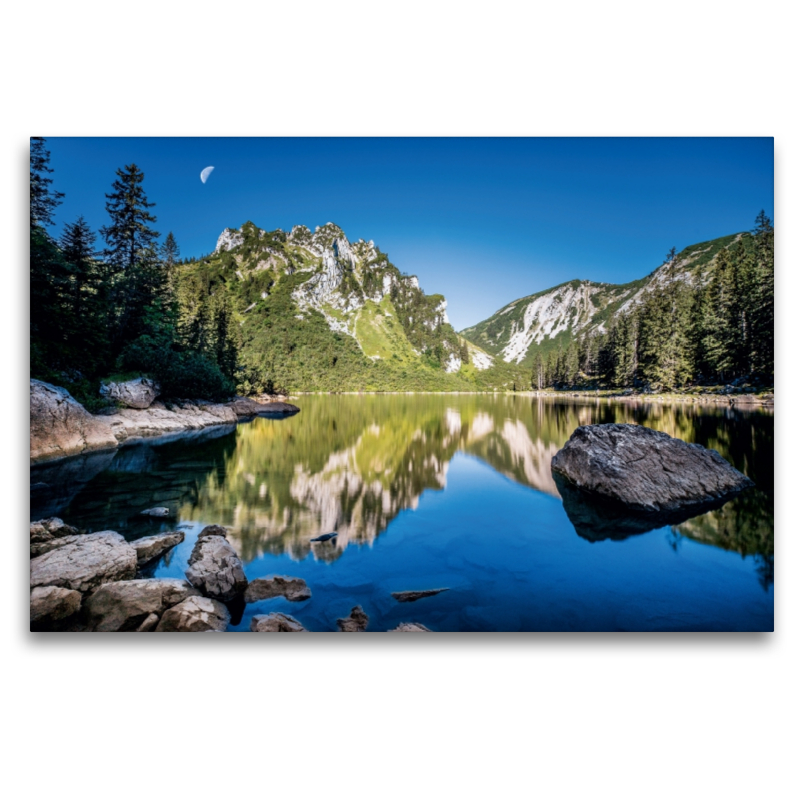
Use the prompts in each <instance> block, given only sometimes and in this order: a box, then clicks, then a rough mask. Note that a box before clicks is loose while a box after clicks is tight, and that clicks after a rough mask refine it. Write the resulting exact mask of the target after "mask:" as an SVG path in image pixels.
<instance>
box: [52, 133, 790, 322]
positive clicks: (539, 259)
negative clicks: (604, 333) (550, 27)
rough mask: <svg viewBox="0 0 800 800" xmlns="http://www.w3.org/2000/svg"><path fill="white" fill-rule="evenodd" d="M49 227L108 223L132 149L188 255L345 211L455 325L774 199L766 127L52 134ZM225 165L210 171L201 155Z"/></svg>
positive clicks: (642, 265)
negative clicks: (446, 133) (252, 227)
mask: <svg viewBox="0 0 800 800" xmlns="http://www.w3.org/2000/svg"><path fill="white" fill-rule="evenodd" d="M48 148H49V149H50V151H51V166H52V167H53V168H54V170H55V172H54V174H53V175H52V177H53V180H54V183H53V188H55V189H58V190H60V191H63V192H64V193H65V198H64V202H63V204H62V205H61V206H60V207H59V209H58V212H57V214H56V226H55V228H54V231H53V232H54V233H56V234H59V233H60V230H61V226H62V225H63V223H64V222H65V221H72V220H74V219H75V218H76V217H77V216H78V215H79V214H83V215H84V216H85V217H86V219H87V221H88V222H89V224H90V225H91V226H92V227H93V228H94V229H99V228H100V227H101V226H102V225H104V224H106V222H107V215H106V212H105V205H104V204H105V197H104V195H105V193H106V192H109V191H110V190H111V183H112V182H113V180H114V178H115V175H114V173H115V170H116V169H117V168H118V167H121V166H123V165H125V164H130V163H135V164H137V165H138V166H139V168H140V169H142V170H143V171H144V174H145V180H144V187H145V191H146V193H147V196H148V198H149V200H150V201H152V202H155V203H156V206H155V208H154V209H152V210H153V213H154V214H155V215H156V216H157V218H158V223H157V225H156V226H155V227H156V228H157V230H159V231H160V232H161V233H162V235H166V234H167V232H169V231H172V232H173V233H174V234H175V237H176V239H177V241H178V245H179V246H180V248H181V255H182V256H198V255H202V254H205V253H208V252H210V251H211V250H213V248H214V246H215V244H216V240H217V236H218V235H219V233H220V232H221V231H222V229H223V228H225V227H235V228H238V227H239V226H240V225H242V223H244V222H245V221H247V220H252V221H253V222H254V223H256V224H257V225H258V226H260V227H262V228H265V229H274V228H283V229H284V230H289V229H291V227H292V226H293V225H297V224H304V225H307V226H308V227H309V228H311V229H312V230H313V228H314V227H315V226H317V225H322V224H324V223H326V222H335V223H337V224H338V225H340V226H341V227H342V228H343V229H344V231H345V233H346V234H347V236H348V238H349V239H350V240H351V241H352V240H355V239H358V238H364V239H374V240H375V243H376V244H377V245H378V246H379V247H380V248H381V250H383V251H384V252H386V253H388V255H389V258H390V259H391V261H392V262H393V263H394V264H395V265H396V266H397V267H398V268H399V269H400V270H401V271H403V272H407V273H409V274H416V275H418V276H419V279H420V285H421V286H422V288H423V289H424V290H425V291H426V292H428V293H434V292H439V293H442V294H444V295H445V296H446V297H447V300H448V313H449V315H450V319H451V321H452V323H453V325H454V326H455V327H456V329H458V330H461V329H462V328H464V327H467V326H469V325H473V324H475V323H476V322H479V321H480V320H482V319H485V318H486V317H488V316H490V315H491V314H492V313H494V312H495V311H496V310H497V309H499V308H501V307H502V306H503V305H505V304H506V303H508V302H510V301H511V300H514V299H516V298H517V297H521V296H524V295H527V294H531V293H533V292H537V291H539V290H541V289H546V288H548V287H550V286H553V285H555V284H558V283H561V282H563V281H566V280H570V279H572V278H587V279H590V280H596V281H608V282H612V283H624V282H626V281H629V280H634V279H635V278H640V277H642V276H643V275H646V274H647V273H648V272H650V271H652V270H653V269H655V267H657V266H658V265H659V264H660V263H661V262H662V261H663V256H664V255H665V253H666V252H667V251H668V250H669V248H670V247H672V246H673V245H674V246H675V247H677V248H678V249H679V250H680V249H681V248H683V247H685V246H687V245H690V244H694V243H695V242H699V241H704V240H706V239H713V238H715V237H717V236H724V235H726V234H729V233H734V232H737V231H742V230H749V229H750V228H752V226H753V221H754V219H755V216H756V214H757V213H758V212H759V211H760V210H761V209H762V208H763V209H765V210H766V212H767V214H768V215H769V216H770V217H774V214H773V140H772V139H771V138H727V139H726V138H697V139H691V138H687V139H659V138H641V139H592V138H587V139H557V138H554V139H526V138H511V139H444V138H443V139H390V138H376V139H299V138H298V139H278V138H263V139H261V138H241V139H239V138H132V139H126V138H103V139H101V138H51V139H48ZM212 165H213V166H214V167H215V170H214V172H213V173H212V175H211V177H210V178H209V180H208V182H207V183H206V184H203V183H202V182H201V181H200V171H201V170H202V169H203V168H204V167H206V166H212Z"/></svg>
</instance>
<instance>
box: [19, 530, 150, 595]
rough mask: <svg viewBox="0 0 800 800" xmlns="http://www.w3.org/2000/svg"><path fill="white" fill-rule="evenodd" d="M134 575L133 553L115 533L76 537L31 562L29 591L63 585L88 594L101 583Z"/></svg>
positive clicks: (106, 532) (126, 578)
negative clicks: (30, 589) (35, 588)
mask: <svg viewBox="0 0 800 800" xmlns="http://www.w3.org/2000/svg"><path fill="white" fill-rule="evenodd" d="M135 574H136V551H135V550H134V549H133V548H132V547H131V546H130V545H129V544H128V543H127V542H126V541H125V539H123V538H122V536H121V535H120V534H118V533H116V532H115V531H102V532H100V533H87V534H85V535H83V536H76V537H74V541H70V542H69V543H68V544H65V545H64V546H63V547H59V548H57V549H56V550H51V551H50V552H49V553H45V554H44V555H41V556H37V557H36V558H33V559H31V588H33V587H35V586H63V587H64V588H66V589H74V590H75V591H76V592H81V593H82V594H87V593H88V592H91V591H93V590H94V589H96V588H97V587H98V586H100V585H101V584H103V583H111V582H114V581H126V580H130V579H131V578H133V577H134V575H135Z"/></svg>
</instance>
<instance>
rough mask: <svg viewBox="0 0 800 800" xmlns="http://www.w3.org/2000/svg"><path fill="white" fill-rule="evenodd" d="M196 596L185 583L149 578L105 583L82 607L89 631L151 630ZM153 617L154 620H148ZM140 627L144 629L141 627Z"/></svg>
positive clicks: (173, 579)
mask: <svg viewBox="0 0 800 800" xmlns="http://www.w3.org/2000/svg"><path fill="white" fill-rule="evenodd" d="M199 596H200V592H199V591H197V589H195V588H193V587H192V586H191V585H190V584H189V583H188V582H187V581H184V580H179V579H175V578H150V579H145V580H135V581H120V582H118V583H106V584H104V585H103V586H101V587H100V588H99V589H98V590H97V591H96V592H95V593H94V594H92V595H91V597H89V598H88V600H87V601H86V603H85V608H86V612H87V615H88V625H87V629H88V630H90V631H134V630H140V629H141V630H152V629H153V628H154V627H155V625H156V623H157V622H158V620H159V618H160V617H161V615H162V614H163V613H164V612H165V611H166V610H167V609H169V608H172V607H173V606H175V605H177V604H178V603H182V602H183V601H184V600H186V599H187V598H188V597H199ZM151 615H155V620H153V619H150V617H151ZM142 626H144V627H142Z"/></svg>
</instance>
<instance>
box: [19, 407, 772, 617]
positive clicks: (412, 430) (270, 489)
mask: <svg viewBox="0 0 800 800" xmlns="http://www.w3.org/2000/svg"><path fill="white" fill-rule="evenodd" d="M297 402H298V405H300V406H301V408H302V411H301V413H300V414H298V415H296V416H294V417H290V418H288V419H283V420H274V419H256V420H254V421H253V422H251V423H247V424H244V425H240V426H238V427H236V428H233V429H231V428H227V429H215V430H209V431H206V432H204V434H203V435H201V436H194V437H191V438H186V439H181V440H177V441H171V442H166V443H162V444H158V443H156V444H146V445H137V446H132V447H128V448H123V449H121V450H119V451H117V452H116V453H105V454H95V455H92V456H88V457H82V458H79V459H70V460H69V461H65V462H61V463H59V464H56V465H52V466H50V467H47V466H44V467H37V468H33V469H32V470H31V484H32V493H31V519H39V518H41V517H44V516H50V515H58V516H60V517H62V518H63V519H64V520H65V521H66V522H68V523H69V524H72V525H77V526H78V527H83V528H87V529H90V530H108V529H111V530H116V531H119V532H120V533H122V534H124V535H125V536H126V538H128V539H134V538H137V537H139V536H143V535H149V534H152V533H156V532H158V531H161V530H170V529H174V528H175V527H176V526H177V525H180V526H181V528H182V529H183V530H185V531H186V534H187V535H186V541H185V542H184V543H183V544H182V545H179V546H178V547H177V548H175V550H173V551H172V553H170V554H168V555H167V556H166V557H164V558H162V559H160V560H159V561H158V562H157V563H156V564H153V565H151V566H149V567H148V569H147V574H148V575H154V576H157V577H183V576H184V570H185V568H186V562H187V559H188V557H189V554H190V553H191V549H192V546H193V544H194V541H195V540H196V537H197V534H198V533H199V531H200V530H201V529H202V528H203V527H204V526H205V525H207V524H212V523H217V524H222V525H225V526H226V527H228V528H229V529H230V531H231V534H230V537H229V538H230V540H231V542H232V543H233V545H234V547H236V549H237V551H238V552H239V554H240V556H241V557H242V559H243V561H244V562H245V571H246V573H247V577H248V578H249V579H251V580H252V579H253V578H257V577H263V576H267V575H270V574H285V575H292V576H297V577H302V578H304V579H305V580H306V581H307V582H308V585H309V587H310V589H311V591H312V597H311V599H310V600H308V601H305V602H300V603H289V602H288V601H286V600H284V599H282V598H278V599H271V600H265V601H262V602H259V603H255V604H252V605H248V606H246V607H245V608H244V609H241V608H238V609H237V608H233V609H232V612H233V623H234V624H232V625H231V630H249V625H250V619H251V617H252V616H253V615H254V614H263V613H269V612H271V611H282V612H284V613H288V614H291V615H292V616H294V617H296V618H297V619H299V620H300V621H301V622H302V623H303V624H304V625H305V627H306V628H308V629H309V630H317V631H330V630H336V619H337V618H339V617H344V616H347V614H348V613H349V611H350V609H351V608H352V607H353V606H354V605H361V606H362V607H363V608H364V610H365V611H366V612H367V614H368V615H369V617H370V624H369V630H375V631H381V630H384V631H385V630H387V629H390V628H393V627H396V625H397V624H398V623H399V622H402V621H413V622H421V623H422V624H424V625H426V626H427V627H429V628H431V629H432V630H437V631H550V630H578V631H583V630H586V631H588V630H721V631H726V630H750V631H764V630H772V628H773V599H774V592H773V574H774V556H773V553H774V548H773V541H774V537H773V483H774V476H773V416H772V412H771V411H769V410H764V409H754V410H751V411H742V410H734V409H731V408H729V407H727V406H726V407H716V406H694V405H688V404H687V405H684V404H680V405H675V406H669V405H660V404H642V403H633V402H631V403H628V402H625V403H620V402H614V403H612V402H607V401H600V400H599V401H589V400H578V399H576V400H574V401H567V400H564V401H558V402H555V401H550V400H545V399H541V398H539V399H537V398H530V397H523V396H505V395H502V396H483V395H380V396H324V397H315V396H308V397H301V398H300V399H299V400H298V401H297ZM595 422H638V423H641V424H645V425H648V426H649V427H652V428H656V429H658V430H662V431H665V432H666V433H669V434H670V435H672V436H678V437H680V438H682V439H684V440H686V441H689V442H697V443H699V444H702V445H704V446H706V447H711V448H714V449H715V450H717V451H718V452H720V453H721V454H722V455H723V456H724V457H725V458H727V459H728V460H729V461H730V462H731V463H733V464H734V466H736V467H737V468H738V469H740V470H741V471H742V472H744V473H745V474H746V475H748V476H749V477H750V478H752V479H753V480H754V481H755V483H756V488H755V489H750V490H747V491H746V492H745V493H744V494H742V495H741V496H739V497H738V498H736V499H735V500H733V501H731V502H729V503H727V504H726V505H725V506H724V507H723V508H721V509H718V510H715V511H711V512H709V513H707V514H703V515H701V516H698V517H695V518H693V519H690V520H687V521H685V522H683V523H681V524H679V525H677V526H669V527H662V528H658V529H656V530H651V531H649V532H645V533H638V534H634V535H630V536H628V537H627V538H616V536H614V535H609V533H608V532H605V533H603V534H602V538H599V539H598V540H595V541H593V540H592V539H594V538H596V537H589V538H587V536H586V532H585V531H583V534H584V535H583V536H581V535H578V533H577V532H576V529H575V528H574V527H573V525H572V523H571V522H570V520H569V517H568V516H567V514H566V512H565V510H564V506H563V504H562V501H561V499H560V497H559V494H558V490H557V488H556V485H555V483H554V481H553V477H552V474H551V472H550V459H551V458H552V456H553V455H554V454H555V453H556V452H557V451H558V449H559V448H560V447H561V446H562V445H563V444H564V443H565V442H566V440H567V439H568V438H569V436H570V434H571V433H572V431H573V430H574V429H575V427H577V426H578V425H582V424H589V423H595ZM36 484H46V486H42V485H39V486H36ZM154 505H166V506H169V507H170V508H172V509H173V510H174V511H175V512H176V514H177V517H178V519H177V522H176V521H175V520H173V521H171V522H151V521H149V520H147V519H144V518H141V517H137V516H136V515H137V514H138V512H139V511H141V510H142V509H145V508H148V507H150V506H154ZM329 531H338V533H339V536H338V538H337V539H335V540H334V541H333V543H331V542H326V543H324V544H311V543H310V539H311V538H313V537H315V536H318V535H319V534H321V533H326V532H329ZM439 587H448V588H449V591H447V592H444V593H442V594H439V595H436V596H434V597H427V598H424V599H421V600H418V601H416V602H413V603H398V602H397V601H395V600H394V599H393V598H392V596H391V592H396V591H403V590H409V589H430V588H439Z"/></svg>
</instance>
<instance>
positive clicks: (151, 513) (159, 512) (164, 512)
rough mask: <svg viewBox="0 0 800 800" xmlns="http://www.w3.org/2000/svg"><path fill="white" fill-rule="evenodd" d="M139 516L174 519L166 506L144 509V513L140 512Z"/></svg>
mask: <svg viewBox="0 0 800 800" xmlns="http://www.w3.org/2000/svg"><path fill="white" fill-rule="evenodd" d="M139 516H140V517H155V518H156V519H166V518H167V517H174V516H175V514H173V513H172V512H171V511H170V510H169V509H168V508H167V507H166V506H156V507H155V508H146V509H145V510H144V511H140V512H139Z"/></svg>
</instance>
